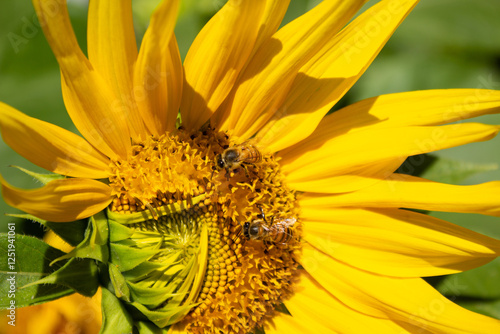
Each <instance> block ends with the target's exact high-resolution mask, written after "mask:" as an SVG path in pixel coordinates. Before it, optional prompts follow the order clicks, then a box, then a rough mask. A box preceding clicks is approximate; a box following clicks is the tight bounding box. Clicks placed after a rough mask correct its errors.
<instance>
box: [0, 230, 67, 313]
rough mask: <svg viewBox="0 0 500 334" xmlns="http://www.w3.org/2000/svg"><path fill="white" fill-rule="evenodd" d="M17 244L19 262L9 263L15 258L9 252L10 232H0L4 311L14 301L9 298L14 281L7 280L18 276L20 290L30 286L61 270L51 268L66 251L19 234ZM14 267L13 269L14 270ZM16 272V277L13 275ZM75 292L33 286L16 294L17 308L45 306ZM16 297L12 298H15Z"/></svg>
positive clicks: (0, 300) (0, 296) (0, 286)
mask: <svg viewBox="0 0 500 334" xmlns="http://www.w3.org/2000/svg"><path fill="white" fill-rule="evenodd" d="M10 240H15V241H14V242H13V244H14V246H15V263H14V264H9V261H8V259H10V258H14V257H13V256H11V254H9V253H13V251H12V248H11V249H10V250H11V251H10V252H9V244H11V243H9V238H8V234H7V233H0V249H1V250H2V254H5V256H3V257H2V259H3V260H2V261H0V309H5V308H7V307H8V306H9V305H10V302H11V300H13V298H10V297H9V294H11V293H10V292H9V290H10V282H11V281H7V279H10V278H12V276H14V277H15V282H16V286H17V287H22V286H26V285H28V284H30V283H33V282H35V281H37V280H39V279H40V278H43V277H45V276H47V275H50V274H52V273H53V272H54V271H57V270H59V269H60V268H61V267H62V264H59V263H56V264H55V265H54V266H52V267H51V266H49V263H50V262H52V261H53V260H54V259H55V258H57V257H60V256H61V255H63V254H64V252H62V251H60V250H59V249H56V248H54V247H51V246H49V245H48V244H47V243H45V242H43V241H42V240H40V239H37V238H34V237H30V236H26V235H22V234H17V235H15V239H12V238H11V239H10ZM11 265H12V267H10V266H11ZM13 273H15V274H13ZM73 292H74V291H73V289H70V288H68V287H66V286H61V285H54V284H49V285H32V286H29V287H27V288H24V289H18V290H16V291H15V302H16V303H15V305H16V308H18V307H25V306H31V305H37V304H41V303H45V302H48V301H51V300H54V299H57V298H61V297H64V296H67V295H70V294H72V293H73ZM11 296H12V295H11Z"/></svg>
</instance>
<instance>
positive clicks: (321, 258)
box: [301, 244, 500, 334]
mask: <svg viewBox="0 0 500 334" xmlns="http://www.w3.org/2000/svg"><path fill="white" fill-rule="evenodd" d="M301 264H302V266H303V267H304V269H306V270H307V272H308V273H309V274H310V275H311V276H312V277H313V278H314V279H315V280H316V281H317V282H318V283H319V284H320V285H321V286H322V287H323V288H325V289H326V290H328V291H329V292H330V293H331V294H332V295H333V296H335V297H336V298H338V299H339V301H340V302H341V303H343V304H345V305H346V306H347V307H350V308H353V309H354V310H356V311H358V312H362V313H365V314H367V315H369V316H373V317H380V318H383V319H390V320H392V321H394V322H397V323H399V324H401V325H402V326H403V327H405V328H406V327H407V326H406V325H410V326H414V327H415V328H422V329H423V330H426V331H428V332H430V333H471V334H472V333H497V332H500V321H499V320H496V319H492V318H489V317H486V316H483V315H480V314H477V313H474V312H472V311H468V310H466V309H464V308H461V307H460V306H458V305H456V304H454V303H453V302H451V301H450V300H448V299H447V298H445V297H443V296H442V295H440V294H439V293H438V292H437V291H436V290H435V289H434V288H433V287H431V286H430V285H429V284H427V283H426V282H425V281H424V280H422V279H420V278H394V277H387V276H382V275H375V274H371V273H369V272H365V271H361V270H358V269H355V268H353V267H351V266H349V265H348V264H345V263H342V262H339V261H336V260H334V259H333V258H331V257H330V256H328V255H326V254H324V253H323V252H321V251H319V250H317V249H315V248H314V247H312V246H310V245H308V244H305V245H304V247H303V255H302V261H301Z"/></svg>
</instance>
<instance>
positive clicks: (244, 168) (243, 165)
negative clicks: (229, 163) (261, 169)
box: [241, 164, 250, 179]
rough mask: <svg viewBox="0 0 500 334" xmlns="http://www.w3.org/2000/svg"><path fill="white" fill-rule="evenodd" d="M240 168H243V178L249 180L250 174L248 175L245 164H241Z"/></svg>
mask: <svg viewBox="0 0 500 334" xmlns="http://www.w3.org/2000/svg"><path fill="white" fill-rule="evenodd" d="M241 167H243V170H244V171H245V176H246V177H247V179H249V178H250V174H248V169H247V166H246V165H245V164H241Z"/></svg>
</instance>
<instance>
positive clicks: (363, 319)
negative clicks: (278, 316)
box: [266, 270, 406, 334]
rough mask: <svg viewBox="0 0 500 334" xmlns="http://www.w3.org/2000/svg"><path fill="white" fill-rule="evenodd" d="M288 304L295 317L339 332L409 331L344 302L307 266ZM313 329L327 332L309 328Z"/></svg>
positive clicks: (302, 321)
mask: <svg viewBox="0 0 500 334" xmlns="http://www.w3.org/2000/svg"><path fill="white" fill-rule="evenodd" d="M285 306H286V308H287V309H288V311H289V312H290V314H291V315H292V317H293V319H294V320H295V321H297V322H299V323H305V324H308V325H310V326H317V325H322V326H325V327H327V328H328V329H329V330H330V331H335V332H338V333H398V334H401V333H405V332H406V331H404V330H403V328H402V327H401V326H399V325H397V324H396V323H395V322H392V321H390V320H387V319H379V318H374V317H370V316H368V315H366V314H362V313H359V312H357V311H355V310H353V309H351V308H349V307H347V306H346V305H344V304H342V303H341V302H340V301H339V300H338V299H337V298H336V297H335V296H333V295H332V294H331V293H330V292H328V291H327V290H325V289H324V288H323V287H322V286H321V285H320V284H319V283H318V282H316V281H315V280H314V279H313V278H312V277H311V276H310V275H309V273H307V272H306V271H305V270H301V271H300V281H299V282H297V283H296V284H295V285H294V294H293V296H292V297H291V298H290V299H289V300H286V301H285ZM273 319H274V318H273ZM266 332H267V331H266ZM311 332H312V333H324V332H323V331H317V330H309V331H308V333H311Z"/></svg>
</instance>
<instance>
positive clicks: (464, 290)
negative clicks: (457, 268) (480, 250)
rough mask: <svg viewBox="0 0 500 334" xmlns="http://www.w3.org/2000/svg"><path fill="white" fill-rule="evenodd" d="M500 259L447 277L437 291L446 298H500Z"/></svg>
mask: <svg viewBox="0 0 500 334" xmlns="http://www.w3.org/2000/svg"><path fill="white" fill-rule="evenodd" d="M498 282H500V258H497V259H495V260H493V261H492V262H490V263H488V264H486V265H484V266H482V267H479V268H475V269H472V270H469V271H465V272H463V273H458V274H453V275H449V276H446V277H445V278H444V279H443V280H442V281H441V282H440V283H439V284H438V285H437V287H436V288H437V289H438V290H439V292H441V293H442V294H444V295H445V296H448V297H452V296H458V297H469V298H484V299H491V298H495V299H499V298H500V284H498Z"/></svg>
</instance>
